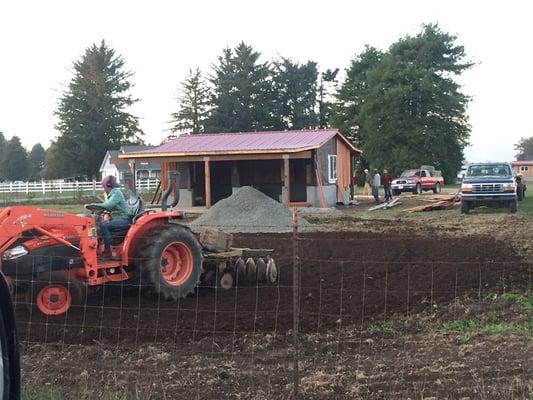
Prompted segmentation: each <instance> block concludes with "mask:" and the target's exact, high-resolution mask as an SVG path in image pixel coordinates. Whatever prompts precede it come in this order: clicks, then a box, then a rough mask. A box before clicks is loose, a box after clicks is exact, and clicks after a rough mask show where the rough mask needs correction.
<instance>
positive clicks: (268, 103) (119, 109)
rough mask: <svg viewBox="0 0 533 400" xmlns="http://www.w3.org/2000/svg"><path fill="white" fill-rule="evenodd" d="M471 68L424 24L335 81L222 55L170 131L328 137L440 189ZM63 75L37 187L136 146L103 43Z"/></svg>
mask: <svg viewBox="0 0 533 400" xmlns="http://www.w3.org/2000/svg"><path fill="white" fill-rule="evenodd" d="M472 65H473V64H472V62H470V61H469V60H468V59H467V56H466V53H465V50H464V47H463V46H462V45H460V44H458V43H457V37H456V36H454V35H451V34H449V33H447V32H444V31H443V30H441V28H440V27H439V26H438V25H433V24H429V25H423V26H422V27H421V30H420V32H419V33H417V34H416V35H406V36H403V37H401V38H399V39H398V40H397V41H396V42H394V43H393V44H391V46H389V48H387V49H384V50H381V49H377V48H375V47H372V46H367V47H366V48H365V49H364V50H363V51H362V52H360V53H359V54H356V55H355V56H354V57H353V59H352V60H351V62H350V64H349V65H348V67H347V68H346V69H345V70H344V75H343V74H342V73H340V72H339V71H340V70H339V68H331V69H326V70H321V69H320V68H319V65H318V63H317V62H315V61H312V60H308V61H306V62H303V63H301V62H296V61H294V60H292V59H290V58H286V57H279V58H277V59H274V60H270V61H268V60H264V59H263V58H262V56H261V53H260V52H259V51H257V50H255V49H254V48H253V47H252V46H250V45H248V44H246V43H244V42H243V43H240V44H238V45H237V46H236V47H234V48H226V49H223V50H222V52H221V53H220V54H219V55H218V57H216V58H215V59H214V62H213V64H212V67H211V68H210V70H209V71H201V70H200V69H199V68H191V69H190V70H189V72H188V74H187V75H186V77H185V78H184V80H183V81H182V83H181V84H180V87H179V97H178V99H177V105H176V111H175V112H174V113H172V115H170V116H169V129H170V130H171V131H172V132H173V133H174V134H181V133H184V132H187V133H192V134H198V133H203V132H212V133H217V132H239V131H264V130H285V129H314V128H326V127H334V128H338V129H339V130H340V131H341V132H342V133H343V134H345V135H346V136H347V137H348V138H349V139H350V140H351V141H353V143H354V144H355V145H356V146H358V147H359V148H361V149H362V150H363V159H362V162H363V165H364V166H371V167H376V168H387V169H389V170H392V171H395V172H399V171H400V170H401V169H403V168H409V167H415V166H419V165H422V164H431V165H434V166H435V167H436V168H437V169H441V170H442V171H443V174H444V176H445V177H447V178H448V179H450V178H452V177H454V176H455V174H456V172H457V171H458V170H459V168H460V166H461V163H462V161H463V150H464V148H465V146H466V145H467V144H468V140H469V135H470V125H469V121H468V116H467V114H466V108H467V105H468V102H469V100H470V98H469V96H467V95H466V94H464V93H463V91H462V88H461V86H460V84H459V83H458V79H457V78H458V77H459V76H460V75H461V74H462V73H463V72H464V71H466V70H467V69H469V68H471V67H472ZM328 67H331V66H328ZM72 69H73V72H74V76H73V78H72V80H71V81H70V83H69V85H68V87H67V89H66V90H65V91H64V93H63V94H62V96H61V98H60V100H59V105H58V108H57V110H56V116H57V117H58V120H59V123H58V124H57V126H56V128H57V130H58V132H59V135H58V136H57V137H56V138H55V140H54V141H53V142H52V143H51V146H50V147H49V149H48V150H47V151H46V159H45V163H44V164H45V166H44V171H43V176H44V177H47V178H53V177H61V176H65V175H66V176H86V177H87V178H95V177H97V175H98V170H99V166H100V164H101V162H102V159H103V157H104V155H105V152H106V151H107V150H111V149H118V148H119V147H120V146H121V145H123V144H134V143H142V141H143V138H144V133H143V132H142V130H141V129H140V127H139V120H138V118H137V117H136V116H134V115H132V114H131V113H130V112H129V109H130V106H131V105H133V104H134V103H136V102H137V101H139V99H136V98H134V97H133V96H132V95H131V88H132V87H133V83H132V78H133V73H132V72H131V71H129V70H127V69H126V66H125V61H124V59H123V57H122V56H120V55H118V54H117V53H116V52H115V50H114V49H112V48H110V47H109V46H108V45H107V44H106V43H105V41H102V42H101V43H99V44H93V45H92V46H90V47H89V48H87V49H86V50H85V52H84V54H83V55H82V57H81V58H80V60H78V61H76V62H74V64H73V68H72ZM341 75H343V77H342V79H340V77H341Z"/></svg>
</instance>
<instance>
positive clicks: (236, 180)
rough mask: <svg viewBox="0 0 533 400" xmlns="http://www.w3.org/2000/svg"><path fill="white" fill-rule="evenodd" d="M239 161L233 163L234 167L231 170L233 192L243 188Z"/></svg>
mask: <svg viewBox="0 0 533 400" xmlns="http://www.w3.org/2000/svg"><path fill="white" fill-rule="evenodd" d="M237 162H238V161H233V167H232V169H231V191H232V193H233V192H235V191H236V190H237V189H238V188H240V187H241V179H240V176H239V168H238V167H237Z"/></svg>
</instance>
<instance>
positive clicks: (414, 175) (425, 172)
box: [391, 168, 444, 196]
mask: <svg viewBox="0 0 533 400" xmlns="http://www.w3.org/2000/svg"><path fill="white" fill-rule="evenodd" d="M430 171H431V172H430ZM442 185H444V178H443V177H442V176H440V171H435V170H430V169H427V168H420V169H408V170H405V171H403V172H402V174H401V175H400V177H399V178H396V179H394V180H393V181H392V185H391V189H392V194H393V195H394V196H398V195H399V194H400V193H402V192H412V193H414V194H422V191H427V190H433V193H440V190H441V187H442Z"/></svg>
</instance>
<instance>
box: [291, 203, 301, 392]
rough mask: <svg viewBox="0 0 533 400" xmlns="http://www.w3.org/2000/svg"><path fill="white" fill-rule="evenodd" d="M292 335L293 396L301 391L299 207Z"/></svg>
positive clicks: (295, 215)
mask: <svg viewBox="0 0 533 400" xmlns="http://www.w3.org/2000/svg"><path fill="white" fill-rule="evenodd" d="M292 312H293V314H292V336H293V369H292V372H293V386H294V387H293V396H292V398H293V399H295V400H297V399H298V398H299V391H300V370H299V362H300V360H299V356H300V354H299V345H300V344H299V337H298V334H299V332H298V331H299V327H300V257H299V252H298V208H296V207H293V208H292Z"/></svg>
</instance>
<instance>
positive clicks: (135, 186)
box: [130, 160, 137, 193]
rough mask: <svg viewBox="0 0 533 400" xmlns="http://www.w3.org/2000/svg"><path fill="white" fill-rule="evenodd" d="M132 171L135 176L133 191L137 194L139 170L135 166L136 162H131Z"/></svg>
mask: <svg viewBox="0 0 533 400" xmlns="http://www.w3.org/2000/svg"><path fill="white" fill-rule="evenodd" d="M130 170H131V173H132V175H133V185H132V186H133V187H132V191H133V193H137V169H136V165H135V160H130Z"/></svg>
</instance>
